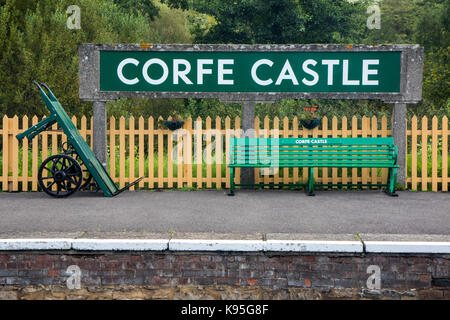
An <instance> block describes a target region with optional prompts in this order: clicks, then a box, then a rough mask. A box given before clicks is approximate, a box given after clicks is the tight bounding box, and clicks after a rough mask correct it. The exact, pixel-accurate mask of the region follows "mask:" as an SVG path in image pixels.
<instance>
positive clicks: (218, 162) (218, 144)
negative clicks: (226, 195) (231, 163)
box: [215, 117, 223, 189]
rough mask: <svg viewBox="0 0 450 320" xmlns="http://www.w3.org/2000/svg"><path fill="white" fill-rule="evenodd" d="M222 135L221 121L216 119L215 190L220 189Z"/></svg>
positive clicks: (218, 118)
mask: <svg viewBox="0 0 450 320" xmlns="http://www.w3.org/2000/svg"><path fill="white" fill-rule="evenodd" d="M222 148H223V145H222V133H221V120H220V117H216V181H215V182H216V188H217V189H218V188H221V187H222V162H223V161H222V153H223V152H222V150H223V149H222Z"/></svg>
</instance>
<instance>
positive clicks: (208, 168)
mask: <svg viewBox="0 0 450 320" xmlns="http://www.w3.org/2000/svg"><path fill="white" fill-rule="evenodd" d="M211 149H212V144H211V118H210V117H206V188H211V187H212V165H211V162H212V155H211V153H212V150H211Z"/></svg>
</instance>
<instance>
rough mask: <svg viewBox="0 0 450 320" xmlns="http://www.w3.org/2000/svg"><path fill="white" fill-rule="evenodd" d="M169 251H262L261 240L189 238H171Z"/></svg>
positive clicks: (262, 244)
mask: <svg viewBox="0 0 450 320" xmlns="http://www.w3.org/2000/svg"><path fill="white" fill-rule="evenodd" d="M169 250H171V251H240V252H242V251H247V252H248V251H252V252H253V251H264V242H263V241H262V240H190V239H172V240H170V241H169Z"/></svg>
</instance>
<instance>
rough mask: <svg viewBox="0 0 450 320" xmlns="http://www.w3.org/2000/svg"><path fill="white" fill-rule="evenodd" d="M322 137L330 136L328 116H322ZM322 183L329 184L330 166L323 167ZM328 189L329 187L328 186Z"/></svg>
mask: <svg viewBox="0 0 450 320" xmlns="http://www.w3.org/2000/svg"><path fill="white" fill-rule="evenodd" d="M322 137H323V138H328V118H327V117H323V118H322ZM322 183H323V184H328V168H322ZM327 189H328V187H327Z"/></svg>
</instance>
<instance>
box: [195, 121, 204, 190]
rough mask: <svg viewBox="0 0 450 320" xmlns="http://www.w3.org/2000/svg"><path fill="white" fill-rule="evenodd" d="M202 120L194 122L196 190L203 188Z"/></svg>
mask: <svg viewBox="0 0 450 320" xmlns="http://www.w3.org/2000/svg"><path fill="white" fill-rule="evenodd" d="M202 127H203V123H202V118H200V117H197V120H196V121H195V163H196V168H197V173H196V180H197V189H201V188H203V152H202V150H203V134H202Z"/></svg>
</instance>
